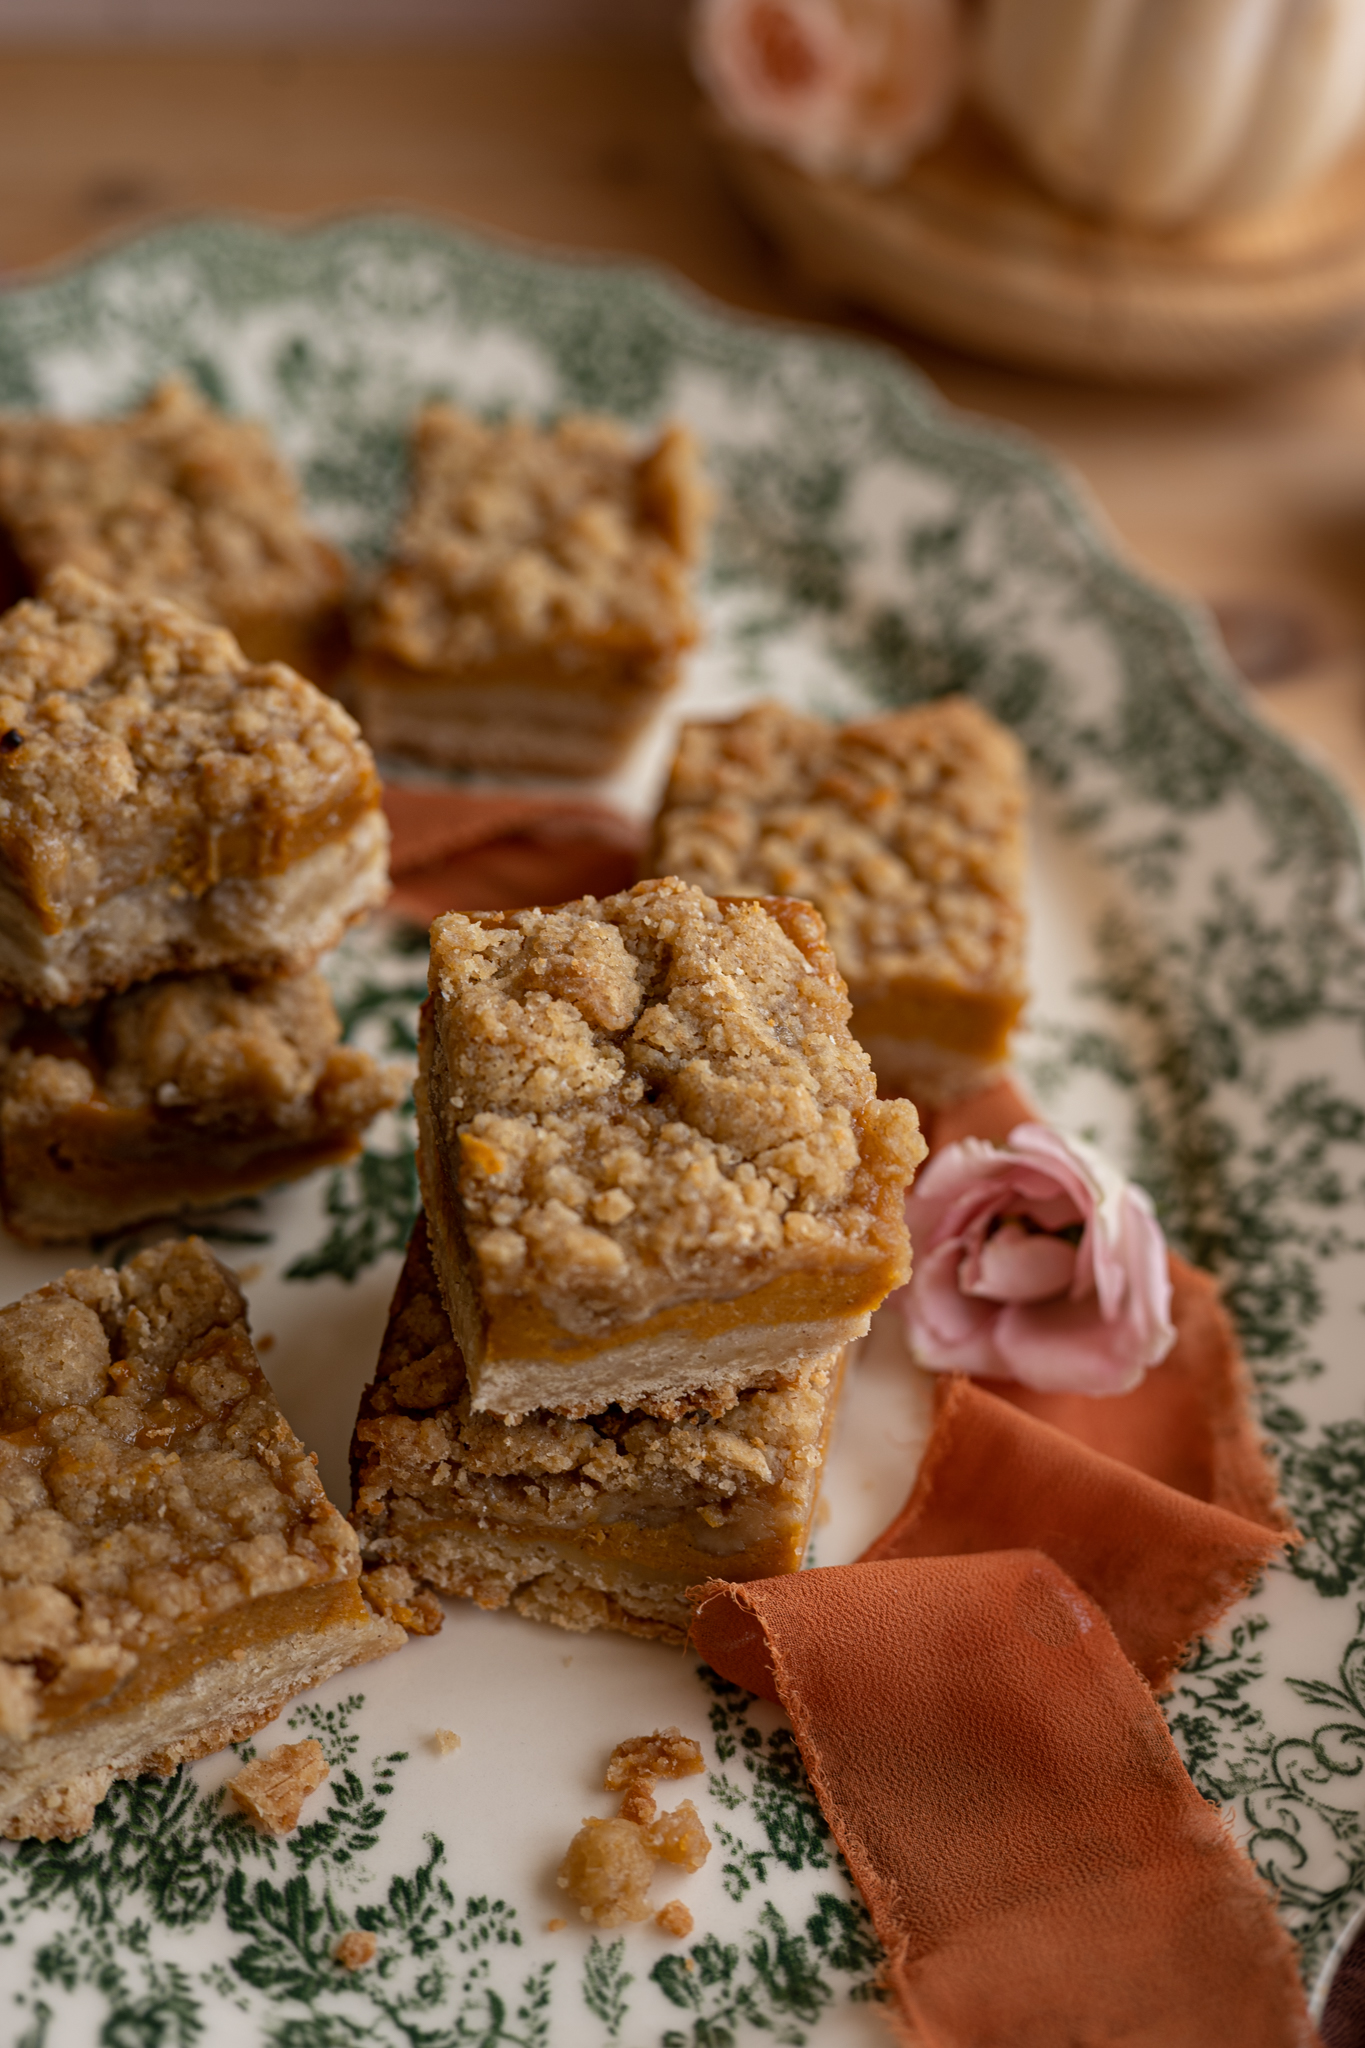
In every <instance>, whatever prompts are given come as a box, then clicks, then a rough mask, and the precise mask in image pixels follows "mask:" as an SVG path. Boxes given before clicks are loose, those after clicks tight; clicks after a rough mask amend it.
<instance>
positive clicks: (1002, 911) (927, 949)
mask: <svg viewBox="0 0 1365 2048" xmlns="http://www.w3.org/2000/svg"><path fill="white" fill-rule="evenodd" d="M1025 801H1026V791H1025V780H1024V762H1023V755H1022V752H1021V749H1020V747H1019V744H1018V742H1017V741H1016V740H1015V739H1014V737H1013V735H1012V734H1010V733H1008V732H1006V731H1005V729H1004V727H1003V726H1000V725H998V724H997V723H996V721H995V720H994V719H993V718H991V717H990V716H989V714H988V713H987V712H985V711H983V710H981V708H980V706H979V705H976V704H974V703H972V702H971V701H970V699H968V698H966V697H944V698H941V699H939V700H938V701H937V702H936V703H931V704H922V705H919V706H917V707H916V708H915V709H913V710H910V711H898V712H892V713H890V714H889V715H888V716H886V717H884V718H873V719H869V720H868V721H867V722H866V723H865V724H861V725H845V726H833V725H826V724H825V723H824V721H823V720H821V719H817V718H806V717H802V716H801V715H800V714H799V713H797V712H795V711H789V710H787V709H786V707H785V706H783V705H781V704H773V703H768V704H758V705H755V706H754V708H753V709H752V710H751V711H746V712H745V713H744V715H743V716H742V717H740V718H736V719H732V720H731V721H729V722H728V723H727V724H720V725H687V726H684V727H683V730H682V734H681V737H680V740H679V744H678V751H677V756H676V758H675V760H674V763H673V771H672V775H671V777H670V780H669V784H668V789H667V792H666V794H665V796H664V800H663V804H662V807H661V809H660V811H659V816H658V820H657V822H656V825H655V832H654V845H653V850H652V853H651V855H650V862H649V865H650V868H651V869H652V871H653V872H654V873H655V874H670V875H681V876H683V877H684V878H685V879H686V880H687V881H690V882H695V883H697V884H698V885H699V887H701V888H703V889H710V890H712V891H714V892H715V893H716V894H729V895H755V896H765V895H771V894H775V893H780V894H783V895H788V896H804V897H806V898H807V899H808V900H809V901H810V902H812V903H813V904H815V906H816V908H817V909H818V910H819V911H820V913H821V915H822V917H823V918H824V920H825V924H826V926H827V928H828V931H829V941H830V944H831V945H832V946H833V948H834V955H835V958H836V959H837V961H838V963H839V967H840V970H841V972H842V973H843V976H844V979H845V980H846V981H847V983H848V992H849V995H850V997H851V998H852V1001H853V1020H852V1022H853V1030H854V1033H855V1035H856V1036H857V1038H858V1039H859V1040H860V1041H861V1043H862V1044H863V1045H865V1046H866V1047H867V1050H868V1052H869V1054H870V1055H871V1058H872V1064H873V1066H874V1068H875V1069H876V1073H877V1079H878V1081H879V1082H880V1084H881V1086H882V1087H883V1088H884V1089H886V1090H892V1089H904V1090H905V1091H906V1092H907V1093H909V1094H912V1095H914V1096H915V1098H916V1099H917V1100H919V1101H923V1102H942V1101H948V1100H951V1099H952V1098H953V1097H955V1096H958V1095H963V1094H967V1093H970V1092H971V1091H972V1090H973V1089H975V1088H978V1087H980V1086H982V1085H983V1084H984V1083H985V1082H986V1081H987V1080H989V1079H990V1077H991V1075H992V1073H993V1071H994V1070H995V1069H996V1068H997V1067H998V1066H999V1064H1000V1062H1001V1061H1003V1060H1004V1059H1005V1057H1006V1056H1007V1054H1008V1051H1009V1042H1010V1032H1011V1030H1012V1028H1013V1026H1014V1024H1015V1022H1016V1020H1017V1018H1018V1016H1019V1013H1020V1011H1021V1010H1022V1008H1023V1006H1024V1003H1025V1000H1026V998H1027V988H1026V985H1025V981H1024V942H1025V921H1024V901H1023V897H1024V812H1025Z"/></svg>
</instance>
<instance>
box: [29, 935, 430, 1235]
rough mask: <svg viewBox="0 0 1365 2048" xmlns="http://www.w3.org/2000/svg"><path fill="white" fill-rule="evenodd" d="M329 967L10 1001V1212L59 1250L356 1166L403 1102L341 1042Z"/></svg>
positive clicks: (393, 1084)
mask: <svg viewBox="0 0 1365 2048" xmlns="http://www.w3.org/2000/svg"><path fill="white" fill-rule="evenodd" d="M340 1037H341V1027H340V1025H339V1023H338V1021H337V1014H336V1010H335V1008H334V1006H333V1003H332V998H331V994H330V991H329V990H328V987H327V984H326V982H325V981H324V980H323V978H322V976H321V975H320V974H317V973H311V972H310V973H306V974H299V975H293V976H290V977H288V978H286V979H283V980H275V981H263V982H253V981H248V980H243V979H241V978H240V977H233V976H229V975H227V974H196V975H167V976H164V977H163V978H162V979H160V980H157V981H152V982H144V983H143V984H142V985H141V986H140V987H138V988H135V989H130V990H128V991H127V992H126V993H125V994H123V995H118V996H110V997H108V998H106V1000H105V1001H104V1002H103V1003H100V1004H97V1005H91V1006H89V1007H87V1008H86V1009H84V1010H76V1011H72V1010H32V1009H24V1008H23V1007H21V1006H20V1005H19V1004H17V1003H11V1004H8V1005H5V1006H0V1205H2V1206H3V1211H4V1218H5V1222H6V1224H7V1225H8V1227H9V1229H10V1230H12V1231H13V1232H14V1233H15V1235H16V1236H18V1237H22V1238H26V1239H27V1240H29V1242H31V1243H42V1242H48V1243H62V1242H66V1241H70V1240H72V1239H77V1238H84V1237H93V1236H97V1235H100V1234H102V1233H105V1232H109V1231H114V1230H120V1229H123V1228H125V1227H126V1226H128V1225H130V1224H133V1223H140V1222H143V1221H145V1220H147V1219H148V1218H149V1217H154V1216H165V1215H170V1214H174V1213H175V1212H176V1211H177V1210H180V1209H183V1208H187V1207H201V1208H202V1207H206V1206H212V1205H217V1204H222V1203H225V1202H230V1201H234V1200H236V1199H238V1198H240V1197H241V1196H243V1195H246V1194H249V1193H252V1192H254V1191H256V1190H258V1189H262V1188H268V1187H271V1186H273V1185H274V1183H275V1182H277V1181H280V1180H289V1179H294V1178H296V1177H297V1176H298V1175H300V1174H304V1173H310V1172H312V1171H313V1170H314V1168H316V1167H319V1166H330V1165H336V1164H338V1163H340V1162H341V1161H342V1160H345V1159H349V1158H351V1157H352V1156H353V1155H354V1154H355V1153H356V1152H357V1151H358V1150H359V1149H360V1140H361V1134H362V1132H363V1131H364V1129H365V1127H366V1125H367V1124H368V1123H369V1122H370V1121H371V1119H372V1118H373V1117H375V1116H376V1115H377V1114H378V1112H379V1111H380V1110H381V1109H388V1108H391V1107H392V1106H393V1105H394V1103H396V1102H397V1101H398V1099H399V1097H400V1095H401V1093H402V1077H401V1075H400V1072H399V1070H398V1069H397V1068H387V1069H386V1068H381V1067H380V1066H378V1065H377V1064H376V1063H375V1061H374V1060H372V1059H371V1058H370V1056H369V1054H368V1053H366V1052H362V1051H359V1050H358V1049H357V1048H355V1047H352V1046H343V1045H341V1044H340V1042H339V1041H340Z"/></svg>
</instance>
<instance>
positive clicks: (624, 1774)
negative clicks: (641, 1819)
mask: <svg viewBox="0 0 1365 2048" xmlns="http://www.w3.org/2000/svg"><path fill="white" fill-rule="evenodd" d="M705 1769H706V1764H705V1762H704V1760H703V1758H702V1753H701V1744H700V1743H699V1742H697V1741H695V1740H694V1739H693V1737H692V1736H690V1735H684V1734H683V1732H682V1730H681V1729H680V1728H656V1729H655V1730H654V1733H653V1734H652V1735H630V1736H627V1738H626V1740H625V1741H624V1742H618V1743H617V1745H616V1747H615V1749H614V1750H613V1751H612V1753H611V1756H610V1757H609V1758H608V1760H607V1775H606V1777H605V1779H604V1780H603V1783H604V1785H605V1786H606V1789H607V1791H608V1792H620V1791H623V1790H624V1788H625V1787H626V1786H627V1785H628V1784H629V1783H630V1781H631V1780H632V1778H691V1777H695V1775H696V1773H697V1772H698V1771H704V1770H705Z"/></svg>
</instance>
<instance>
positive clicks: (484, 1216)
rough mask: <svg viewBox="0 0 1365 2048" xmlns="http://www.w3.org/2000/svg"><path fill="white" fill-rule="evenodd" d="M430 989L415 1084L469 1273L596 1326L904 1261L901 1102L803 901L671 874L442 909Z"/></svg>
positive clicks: (560, 1316) (502, 1291) (909, 1163)
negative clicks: (492, 908) (545, 901)
mask: <svg viewBox="0 0 1365 2048" xmlns="http://www.w3.org/2000/svg"><path fill="white" fill-rule="evenodd" d="M431 988H432V994H433V1004H432V1016H431V1019H430V1021H429V1022H428V1023H427V1024H426V1026H425V1027H424V1085H425V1087H426V1090H427V1099H428V1107H429V1112H430V1114H431V1115H432V1117H433V1118H435V1119H436V1121H437V1124H438V1128H440V1129H441V1131H442V1133H443V1136H444V1138H445V1141H446V1144H447V1146H448V1149H449V1153H450V1155H451V1157H452V1159H454V1160H458V1167H457V1169H456V1170H457V1173H458V1198H459V1202H460V1204H461V1206H462V1209H463V1218H464V1224H465V1228H466V1230H467V1232H468V1236H469V1240H470V1243H471V1246H472V1251H473V1256H474V1258H475V1260H476V1261H477V1266H478V1275H479V1280H480V1283H481V1286H482V1289H483V1291H484V1293H485V1294H486V1295H489V1296H499V1295H526V1294H528V1293H530V1294H533V1295H534V1296H535V1297H536V1298H537V1299H538V1300H539V1301H540V1302H541V1303H542V1304H543V1305H544V1306H545V1307H546V1308H547V1309H548V1310H549V1312H550V1313H551V1314H552V1315H553V1316H554V1317H555V1318H556V1319H557V1320H558V1321H559V1323H560V1324H561V1325H562V1326H563V1327H564V1328H565V1329H568V1330H573V1331H580V1332H583V1331H587V1332H591V1331H595V1330H598V1329H601V1328H603V1327H609V1326H611V1325H612V1324H614V1323H616V1322H618V1321H619V1320H620V1319H622V1318H623V1317H631V1316H636V1317H639V1316H645V1315H648V1314H649V1313H650V1312H651V1311H652V1309H653V1308H655V1307H656V1306H658V1305H659V1304H660V1303H661V1302H662V1301H666V1300H678V1299H683V1298H712V1297H715V1296H722V1295H725V1294H726V1293H736V1292H740V1291H743V1290H744V1289H745V1288H746V1287H748V1286H752V1285H754V1284H756V1283H757V1282H758V1281H759V1280H764V1279H767V1278H770V1277H773V1276H775V1275H776V1274H778V1273H782V1272H787V1271H800V1270H809V1269H810V1268H811V1267H812V1266H817V1267H823V1268H828V1269H834V1270H855V1271H856V1270H861V1269H863V1268H865V1267H866V1266H867V1265H869V1264H871V1263H873V1262H874V1261H875V1260H877V1259H884V1258H886V1257H888V1256H891V1257H894V1258H897V1259H900V1260H903V1259H904V1247H905V1238H904V1225H903V1220H902V1217H901V1190H902V1189H903V1187H904V1185H905V1183H906V1182H907V1181H908V1180H909V1179H910V1178H911V1177H912V1175H913V1173H914V1170H915V1167H916V1166H917V1165H918V1163H919V1161H920V1159H921V1158H922V1157H923V1155H924V1145H923V1140H922V1139H921V1137H920V1134H919V1123H918V1119H917V1117H916V1115H915V1111H914V1109H913V1107H912V1106H911V1104H910V1103H908V1102H905V1101H901V1100H897V1101H890V1102H879V1101H878V1100H877V1098H876V1095H875V1082H874V1080H873V1076H872V1070H871V1066H870V1063H869V1061H868V1057H867V1054H866V1053H865V1052H864V1051H863V1050H862V1048H861V1046H859V1045H858V1044H857V1042H856V1040H854V1038H853V1037H852V1036H851V1034H850V1032H849V1029H848V1018H849V1002H848V997H847V994H846V992H845V989H844V985H843V982H842V981H841V980H840V978H839V974H838V972H837V969H836V968H835V965H834V960H833V956H832V954H831V953H830V950H829V948H828V946H827V945H826V943H825V937H824V927H823V925H822V923H821V921H820V918H819V916H818V915H817V913H816V912H814V911H813V910H811V908H810V907H809V905H807V904H802V903H791V902H785V903H771V902H770V903H767V904H765V903H763V902H754V901H745V900H737V901H728V902H724V901H723V902H719V903H718V902H714V901H712V899H711V898H710V897H708V896H706V895H705V894H704V893H703V892H702V890H700V889H699V888H695V887H692V886H690V885H688V884H686V883H684V882H680V881H678V880H676V879H673V878H665V879H663V880H661V881H651V882H640V883H637V885H636V886H635V888H633V889H631V890H629V891H627V892H626V893H625V894H623V895H619V896H610V897H607V898H606V899H605V900H603V901H601V902H599V901H598V900H597V899H596V898H594V897H585V898H583V899H582V900H581V901H580V902H577V903H571V904H567V905H564V906H562V907H561V908H559V909H555V910H522V911H511V912H506V913H499V914H490V915H487V916H482V917H473V916H465V915H463V914H460V913H454V912H453V913H451V914H450V915H448V916H446V917H443V918H438V919H437V921H436V923H435V924H434V925H433V927H432V948H431ZM433 1028H434V1035H435V1036H434V1042H433ZM437 1048H439V1055H438V1056H433V1055H434V1054H436V1053H437Z"/></svg>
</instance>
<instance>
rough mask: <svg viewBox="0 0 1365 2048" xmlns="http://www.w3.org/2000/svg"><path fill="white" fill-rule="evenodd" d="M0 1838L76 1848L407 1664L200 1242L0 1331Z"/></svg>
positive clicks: (49, 1291) (0, 1315) (72, 1285)
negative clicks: (196, 1766)
mask: <svg viewBox="0 0 1365 2048" xmlns="http://www.w3.org/2000/svg"><path fill="white" fill-rule="evenodd" d="M0 1531H3V1535H2V1536H0V1833H3V1834H5V1835H9V1836H11V1837H14V1838H19V1837H23V1836H27V1835H36V1836H38V1837H40V1838H42V1839H44V1840H49V1839H51V1838H52V1837H54V1836H56V1837H59V1838H60V1839H62V1840H64V1841H69V1840H70V1839H71V1838H72V1837H73V1836H75V1835H79V1834H83V1833H84V1832H85V1830H86V1829H87V1828H88V1827H89V1826H90V1823H91V1821H92V1820H93V1818H94V1812H95V1808H96V1806H97V1805H98V1804H99V1802H100V1800H101V1799H103V1797H104V1795H105V1793H106V1792H107V1791H108V1789H109V1786H110V1785H111V1783H112V1782H113V1780H114V1779H115V1778H128V1777H136V1776H138V1775H139V1774H140V1773H141V1772H144V1771H158V1772H160V1773H161V1775H162V1776H163V1777H164V1776H167V1775H169V1773H170V1772H171V1771H173V1770H174V1769H175V1767H176V1765H177V1764H178V1763H180V1762H181V1760H182V1759H184V1758H188V1757H196V1756H205V1755H207V1754H208V1753H209V1751H211V1750H215V1749H222V1748H223V1747H224V1746H225V1745H226V1744H227V1743H229V1742H237V1741H240V1740H241V1738H242V1737H243V1736H246V1735H249V1734H251V1732H252V1731H253V1730H254V1729H256V1728H260V1727H262V1726H263V1725H264V1724H265V1723H266V1722H267V1721H270V1720H272V1719H273V1718H274V1716H275V1715H276V1714H277V1713H278V1712H279V1710H280V1708H281V1707H282V1706H283V1705H284V1704H285V1702H286V1701H287V1700H290V1699H292V1698H293V1697H294V1695H295V1694H296V1693H298V1692H302V1691H303V1690H304V1688H305V1687H307V1686H310V1685H316V1684H318V1683H319V1682H320V1681H321V1680H322V1679H324V1678H329V1677H331V1675H332V1674H333V1672H336V1671H340V1670H342V1669H343V1668H344V1667H345V1666H346V1665H348V1664H356V1663H360V1662H361V1661H363V1660H364V1659H366V1658H369V1657H378V1656H382V1655H383V1653H384V1652H385V1651H386V1650H396V1649H398V1648H400V1647H401V1645H402V1643H403V1641H404V1635H403V1631H402V1629H401V1628H399V1627H398V1626H397V1625H396V1623H394V1622H392V1621H388V1620H384V1619H382V1618H381V1617H379V1616H378V1615H376V1614H375V1613H374V1612H372V1610H371V1609H370V1608H369V1607H368V1606H367V1605H366V1603H365V1601H364V1600H363V1599H362V1598H361V1593H360V1581H359V1570H360V1557H359V1545H358V1543H357V1541H356V1537H355V1533H354V1531H353V1530H352V1529H351V1527H350V1525H349V1524H348V1523H347V1522H346V1521H345V1520H344V1518H343V1517H342V1516H341V1515H339V1514H338V1513H337V1511H336V1509H335V1508H334V1507H333V1506H332V1504H331V1502H330V1501H329V1500H328V1499H327V1496H326V1494H325V1493H324V1492H323V1490H322V1485H321V1482H320V1481H319V1479H318V1475H317V1461H316V1459H315V1458H313V1457H312V1456H310V1454H309V1453H308V1452H307V1451H305V1449H304V1447H303V1445H302V1444H301V1443H300V1442H299V1440H298V1438H297V1437H296V1436H295V1435H294V1432H293V1431H292V1430H291V1429H290V1427H289V1424H288V1423H287V1422H286V1421H285V1419H284V1417H283V1416H282V1415H281V1413H280V1410H279V1406H278V1404H277V1403H276V1400H275V1397H274V1395H273V1394H272V1393H271V1391H270V1387H269V1385H268V1383H267V1382H266V1380H265V1378H264V1377H263V1375H262V1373H261V1370H260V1367H259V1366H258V1364H257V1362H256V1354H255V1352H254V1351H253V1349H252V1346H251V1339H250V1337H249V1336H248V1334H247V1326H246V1320H245V1312H244V1309H243V1304H242V1297H241V1294H240V1292H239V1290H238V1287H237V1284H236V1282H235V1281H234V1279H233V1278H232V1276H231V1274H230V1273H228V1272H226V1271H225V1270H224V1268H223V1267H222V1266H220V1265H219V1264H218V1262H217V1260H216V1259H215V1258H214V1257H213V1255H212V1253H211V1252H210V1251H209V1250H208V1248H207V1247H206V1246H205V1245H204V1244H203V1243H202V1242H201V1241H200V1240H199V1239H197V1238H191V1239H190V1240H189V1241H188V1242H187V1243H183V1244H163V1245H158V1246H156V1247H155V1249H153V1250H151V1251H146V1252H143V1253H141V1254H140V1255H139V1257H137V1258H135V1259H133V1260H132V1261H131V1262H130V1263H129V1264H128V1265H127V1266H125V1267H124V1268H123V1270H122V1271H121V1272H117V1273H116V1272H112V1271H107V1270H104V1269H102V1268H100V1267H90V1268H87V1269H85V1270H82V1271H76V1272H70V1273H68V1274H67V1275H66V1277H65V1278H64V1279H62V1280H58V1281H55V1282H54V1283H53V1284H52V1285H51V1286H48V1287H40V1288H39V1289H38V1290H37V1291H36V1293H33V1294H26V1295H25V1296H24V1297H23V1299H22V1300H21V1301H16V1302H11V1304H10V1305H9V1307H8V1308H4V1309H0Z"/></svg>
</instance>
